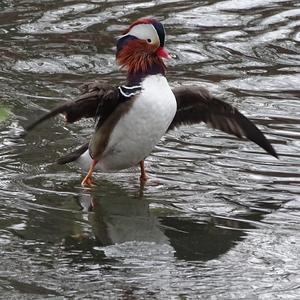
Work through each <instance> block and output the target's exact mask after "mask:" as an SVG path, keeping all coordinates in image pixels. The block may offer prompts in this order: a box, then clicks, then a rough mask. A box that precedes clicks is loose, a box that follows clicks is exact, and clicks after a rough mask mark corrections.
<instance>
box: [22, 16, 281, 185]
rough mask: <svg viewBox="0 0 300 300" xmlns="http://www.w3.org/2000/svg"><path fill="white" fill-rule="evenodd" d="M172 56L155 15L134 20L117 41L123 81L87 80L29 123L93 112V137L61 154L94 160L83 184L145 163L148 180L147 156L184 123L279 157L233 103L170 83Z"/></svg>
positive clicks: (69, 120) (69, 159) (143, 175)
mask: <svg viewBox="0 0 300 300" xmlns="http://www.w3.org/2000/svg"><path fill="white" fill-rule="evenodd" d="M167 58H169V54H168V51H167V50H166V48H165V29H164V26H163V24H162V23H160V22H158V21H157V20H155V19H152V18H143V19H138V20H136V21H135V22H133V23H132V24H131V25H130V26H129V27H128V29H127V30H126V31H125V32H124V33H123V35H122V36H120V38H119V39H118V41H117V51H116V61H117V63H118V64H119V65H120V67H121V68H122V69H123V70H126V72H127V81H126V83H125V84H124V85H120V86H115V87H111V86H109V85H103V84H100V83H97V82H95V83H92V84H88V85H86V89H85V91H84V93H83V94H82V95H81V96H79V97H78V98H76V99H74V100H73V101H69V102H67V103H64V104H62V105H60V106H58V107H57V108H55V109H53V110H52V111H50V112H49V113H47V114H45V115H43V116H42V117H41V118H39V119H38V120H36V121H35V122H34V123H32V124H30V125H29V126H27V127H26V128H25V131H24V133H25V134H26V132H28V131H30V130H32V129H33V128H34V127H36V126H37V125H38V124H40V123H41V122H43V121H45V120H47V119H49V118H50V117H53V116H56V115H57V114H60V113H62V114H64V115H65V119H66V122H67V123H73V122H75V121H77V120H79V119H81V118H94V119H95V130H94V133H93V134H92V136H91V138H90V141H89V142H87V143H86V144H84V145H82V146H80V147H79V148H78V149H76V150H75V151H73V152H71V153H69V154H67V155H65V156H63V157H61V158H60V159H59V160H58V163H59V164H65V163H69V162H72V161H79V162H81V163H82V164H83V165H87V164H88V165H89V168H88V172H87V175H86V176H85V178H84V179H83V180H82V183H81V184H82V185H83V186H91V185H92V174H93V171H94V169H95V167H96V165H97V168H98V169H100V170H101V171H104V172H111V171H118V170H122V169H127V168H130V167H133V166H135V165H138V164H139V165H140V170H141V175H140V180H141V181H146V180H147V175H146V172H145V167H144V159H145V158H146V157H147V156H148V155H149V154H150V153H151V151H152V150H153V148H154V147H155V146H156V145H157V143H158V142H159V140H160V139H161V137H162V136H163V135H164V134H165V133H166V132H168V131H169V130H172V129H174V128H175V127H179V126H180V125H192V124H196V123H200V122H205V123H206V124H207V125H209V126H210V127H212V128H214V129H219V130H222V131H224V132H226V133H229V134H232V135H235V136H236V137H238V138H247V139H249V140H251V141H253V142H254V143H256V144H257V145H258V146H260V147H261V148H263V149H264V150H265V151H266V152H267V153H269V154H270V155H273V156H274V157H276V158H278V156H277V153H276V151H275V150H274V148H273V147H272V145H271V144H270V142H269V141H268V140H267V139H266V137H265V136H264V134H263V133H262V132H261V131H260V130H259V129H258V128H257V127H256V126H255V125H254V124H253V123H252V122H251V121H250V120H249V119H248V118H246V117H245V116H244V115H243V114H242V113H240V112H239V111H238V110H237V109H236V108H235V107H233V106H232V105H230V104H228V103H226V102H224V101H222V100H220V99H218V98H216V97H214V96H212V95H211V94H210V93H209V92H208V91H207V90H206V89H204V88H202V87H198V86H180V87H175V88H171V87H170V85H169V83H168V81H167V79H166V65H165V63H164V61H163V59H167Z"/></svg>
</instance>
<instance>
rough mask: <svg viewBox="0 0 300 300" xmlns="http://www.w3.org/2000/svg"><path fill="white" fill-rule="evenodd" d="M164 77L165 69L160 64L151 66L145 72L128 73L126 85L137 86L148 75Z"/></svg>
mask: <svg viewBox="0 0 300 300" xmlns="http://www.w3.org/2000/svg"><path fill="white" fill-rule="evenodd" d="M158 74H160V75H162V76H165V75H166V67H165V65H164V64H162V63H161V62H159V63H157V64H151V66H150V67H149V68H148V69H147V70H137V71H130V70H129V71H128V75H127V84H128V85H130V86H132V85H139V84H140V83H141V82H142V81H143V80H144V79H145V78H146V77H147V76H149V75H158Z"/></svg>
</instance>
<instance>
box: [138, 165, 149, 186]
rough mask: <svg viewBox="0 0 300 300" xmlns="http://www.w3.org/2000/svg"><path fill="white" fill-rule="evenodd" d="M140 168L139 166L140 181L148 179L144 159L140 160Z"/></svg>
mask: <svg viewBox="0 0 300 300" xmlns="http://www.w3.org/2000/svg"><path fill="white" fill-rule="evenodd" d="M140 168H141V176H140V180H141V182H146V181H147V180H148V176H147V174H146V171H145V165H144V160H141V161H140Z"/></svg>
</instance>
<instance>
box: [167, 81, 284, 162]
mask: <svg viewBox="0 0 300 300" xmlns="http://www.w3.org/2000/svg"><path fill="white" fill-rule="evenodd" d="M173 93H174V95H175V97H176V101H177V112H176V115H175V117H174V119H173V121H172V123H171V125H170V127H169V129H168V130H170V129H173V128H175V127H178V126H180V125H190V124H196V123H201V122H204V123H206V124H207V125H209V126H210V127H212V128H214V129H220V130H222V131H224V132H226V133H229V134H232V135H235V136H236V137H238V138H243V137H244V138H247V139H249V140H251V141H253V142H254V143H256V144H257V145H259V146H260V147H261V148H263V149H264V150H265V151H266V152H268V153H269V154H271V155H273V156H275V157H276V158H278V155H277V153H276V151H275V150H274V148H273V147H272V145H271V144H270V142H269V141H268V140H267V139H266V137H265V136H264V135H263V133H262V132H261V131H260V130H259V129H258V128H257V127H256V126H255V125H254V124H253V123H252V122H251V121H250V120H249V119H248V118H246V117H245V116H244V115H243V114H241V113H240V112H239V111H238V110H237V109H236V108H235V107H233V106H231V105H230V104H228V103H226V102H223V101H221V100H219V99H217V98H215V97H213V96H212V95H210V93H209V92H208V91H207V90H206V89H203V88H199V87H196V86H182V87H177V88H174V89H173Z"/></svg>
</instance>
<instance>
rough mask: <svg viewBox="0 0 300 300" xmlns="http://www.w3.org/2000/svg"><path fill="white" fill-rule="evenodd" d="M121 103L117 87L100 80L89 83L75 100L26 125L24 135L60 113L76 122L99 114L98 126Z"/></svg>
mask: <svg viewBox="0 0 300 300" xmlns="http://www.w3.org/2000/svg"><path fill="white" fill-rule="evenodd" d="M119 103H120V101H119V91H118V89H117V88H114V89H112V88H111V87H107V86H105V85H102V84H99V83H98V82H95V83H92V84H88V85H86V86H85V92H84V93H83V94H82V95H80V96H79V97H77V98H76V99H75V100H73V101H68V102H67V103H64V104H62V105H60V106H58V107H56V108H54V109H53V110H51V111H50V112H48V113H46V114H45V115H43V116H41V117H40V118H38V119H37V120H35V121H34V122H33V123H31V124H29V125H28V126H26V127H25V131H24V133H23V134H22V136H25V135H26V134H27V133H28V132H29V131H31V130H32V129H34V128H35V127H36V126H38V125H39V124H41V123H42V122H44V121H46V120H48V119H50V118H52V117H55V116H56V115H58V114H64V115H65V118H66V122H68V123H73V122H76V121H78V120H79V119H81V118H95V117H96V116H97V118H98V119H99V122H98V124H97V126H100V125H101V124H103V122H104V121H105V120H106V118H107V117H108V116H109V115H110V114H111V113H112V112H113V111H114V110H115V108H116V107H117V106H118V104H119Z"/></svg>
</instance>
